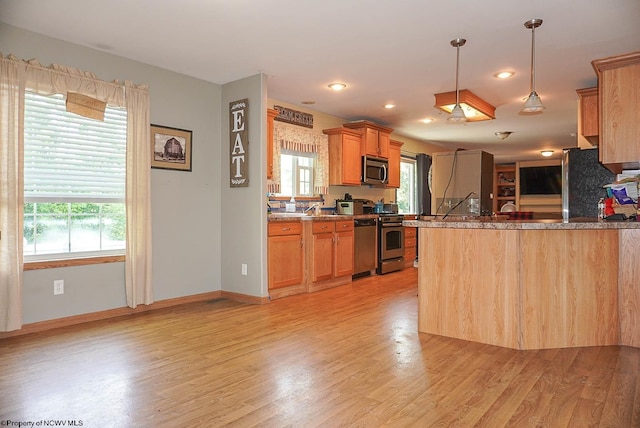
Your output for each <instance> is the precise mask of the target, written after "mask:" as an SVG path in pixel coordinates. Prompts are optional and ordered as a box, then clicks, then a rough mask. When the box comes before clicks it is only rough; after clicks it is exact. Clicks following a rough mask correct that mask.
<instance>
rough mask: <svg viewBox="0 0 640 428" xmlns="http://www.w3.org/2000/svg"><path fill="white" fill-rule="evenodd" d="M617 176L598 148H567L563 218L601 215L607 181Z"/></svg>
mask: <svg viewBox="0 0 640 428" xmlns="http://www.w3.org/2000/svg"><path fill="white" fill-rule="evenodd" d="M615 179H616V176H615V174H614V173H613V172H611V171H609V170H608V169H607V168H605V167H604V166H603V165H602V164H601V163H600V162H599V161H598V148H597V147H596V148H590V149H580V148H578V147H576V148H571V149H564V150H563V154H562V218H563V219H564V220H568V219H570V218H575V217H597V216H598V200H599V199H600V198H606V197H607V191H606V189H604V188H603V186H604V185H605V184H611V183H613V182H614V181H615Z"/></svg>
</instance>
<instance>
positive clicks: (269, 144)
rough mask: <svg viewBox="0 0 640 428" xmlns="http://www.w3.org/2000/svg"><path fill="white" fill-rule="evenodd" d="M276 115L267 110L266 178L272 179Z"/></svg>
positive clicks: (273, 111) (276, 113)
mask: <svg viewBox="0 0 640 428" xmlns="http://www.w3.org/2000/svg"><path fill="white" fill-rule="evenodd" d="M277 115H278V110H275V109H272V108H268V109H267V178H269V179H270V178H272V177H273V145H274V144H275V142H274V141H273V120H274V119H275V117H276V116H277Z"/></svg>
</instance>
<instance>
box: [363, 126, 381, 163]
mask: <svg viewBox="0 0 640 428" xmlns="http://www.w3.org/2000/svg"><path fill="white" fill-rule="evenodd" d="M378 134H379V133H378V130H377V129H373V128H364V135H363V137H362V138H363V141H362V149H363V150H362V154H363V155H367V156H374V157H380V153H379V149H378Z"/></svg>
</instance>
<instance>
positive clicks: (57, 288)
mask: <svg viewBox="0 0 640 428" xmlns="http://www.w3.org/2000/svg"><path fill="white" fill-rule="evenodd" d="M58 294H64V280H63V279H56V280H55V281H53V295H54V296H57V295H58Z"/></svg>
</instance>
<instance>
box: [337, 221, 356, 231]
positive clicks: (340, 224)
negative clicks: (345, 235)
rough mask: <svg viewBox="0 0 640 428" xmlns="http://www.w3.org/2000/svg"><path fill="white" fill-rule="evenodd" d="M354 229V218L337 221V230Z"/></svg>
mask: <svg viewBox="0 0 640 428" xmlns="http://www.w3.org/2000/svg"><path fill="white" fill-rule="evenodd" d="M345 230H353V220H344V221H336V232H344V231H345Z"/></svg>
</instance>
